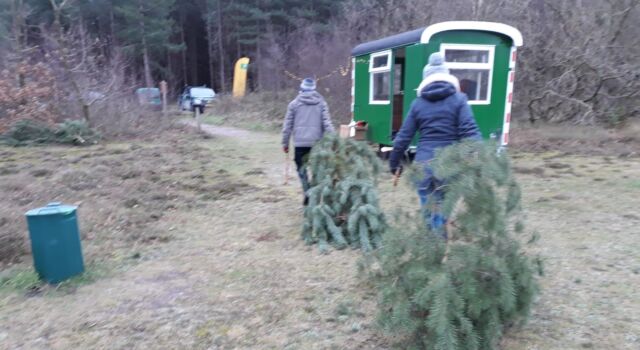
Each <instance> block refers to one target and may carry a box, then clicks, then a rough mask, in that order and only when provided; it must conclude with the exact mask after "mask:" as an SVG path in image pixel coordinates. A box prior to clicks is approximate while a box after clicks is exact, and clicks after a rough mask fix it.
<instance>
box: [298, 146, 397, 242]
mask: <svg viewBox="0 0 640 350" xmlns="http://www.w3.org/2000/svg"><path fill="white" fill-rule="evenodd" d="M309 168H310V170H311V173H312V179H311V182H310V185H311V188H310V190H309V193H308V195H309V205H308V206H307V207H306V208H305V212H304V222H303V228H302V238H303V240H304V241H305V243H307V244H314V243H318V245H319V247H320V251H322V252H326V251H327V250H328V248H329V245H333V246H334V247H335V248H337V249H343V248H346V247H347V246H350V247H352V248H354V249H357V248H360V249H362V250H363V251H372V250H374V249H375V248H377V247H379V246H380V241H381V239H382V232H383V230H384V229H385V227H386V222H385V218H384V215H383V213H382V211H381V209H380V206H379V202H378V191H377V189H376V176H377V175H378V174H379V173H380V170H381V164H380V160H379V159H378V158H377V156H376V154H375V152H373V151H372V150H371V149H370V146H369V145H367V144H366V143H364V142H357V141H353V140H351V139H343V138H340V137H338V136H337V135H327V136H326V137H325V138H324V139H322V140H321V141H320V142H318V143H317V144H316V145H315V146H314V147H313V149H312V151H311V154H310V156H309Z"/></svg>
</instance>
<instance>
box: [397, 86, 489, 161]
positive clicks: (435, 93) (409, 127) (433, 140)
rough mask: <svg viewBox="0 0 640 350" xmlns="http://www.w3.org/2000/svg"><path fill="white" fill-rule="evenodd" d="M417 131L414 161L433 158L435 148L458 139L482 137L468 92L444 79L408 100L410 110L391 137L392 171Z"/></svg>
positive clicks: (426, 87) (447, 144) (478, 138)
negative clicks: (458, 89) (393, 136)
mask: <svg viewBox="0 0 640 350" xmlns="http://www.w3.org/2000/svg"><path fill="white" fill-rule="evenodd" d="M416 132H418V133H419V138H418V149H417V153H416V157H415V160H416V161H422V162H425V161H429V160H431V159H433V157H434V154H435V150H436V149H438V148H441V147H446V146H449V145H451V144H452V143H455V142H457V141H460V140H463V139H466V138H471V139H477V140H480V139H481V135H480V131H479V130H478V125H477V124H476V121H475V119H474V118H473V113H472V112H471V107H469V104H468V103H467V96H466V95H465V94H464V93H461V92H457V91H456V88H455V87H454V86H453V85H452V84H450V83H447V82H442V81H436V82H433V83H431V84H429V85H427V86H425V87H424V88H423V89H422V91H421V92H420V97H419V98H417V99H416V100H415V101H413V103H412V104H411V109H410V110H409V114H408V115H407V118H406V119H405V121H404V123H403V124H402V128H400V131H399V132H398V134H397V135H396V138H395V139H394V141H393V152H392V153H391V159H390V161H389V165H390V167H391V170H392V172H393V171H395V169H397V168H398V166H400V161H401V159H402V156H403V154H404V153H405V152H406V150H407V148H408V147H409V145H410V144H411V141H412V140H413V136H414V135H415V134H416Z"/></svg>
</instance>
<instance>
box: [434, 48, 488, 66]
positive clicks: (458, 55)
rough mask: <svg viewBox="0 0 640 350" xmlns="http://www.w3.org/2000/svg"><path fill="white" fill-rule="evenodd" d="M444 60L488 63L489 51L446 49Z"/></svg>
mask: <svg viewBox="0 0 640 350" xmlns="http://www.w3.org/2000/svg"><path fill="white" fill-rule="evenodd" d="M444 60H445V61H446V62H465V63H489V51H487V50H452V49H446V50H445V52H444Z"/></svg>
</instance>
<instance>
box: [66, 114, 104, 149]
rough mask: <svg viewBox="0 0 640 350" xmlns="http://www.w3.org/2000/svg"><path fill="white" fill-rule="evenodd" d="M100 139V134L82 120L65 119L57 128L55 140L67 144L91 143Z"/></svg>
mask: <svg viewBox="0 0 640 350" xmlns="http://www.w3.org/2000/svg"><path fill="white" fill-rule="evenodd" d="M99 140H100V135H99V134H98V133H97V132H96V131H95V130H93V129H91V128H90V127H89V126H88V125H87V123H85V122H84V121H82V120H69V119H67V120H65V121H64V122H63V123H61V124H58V126H57V128H56V130H55V142H56V143H61V144H67V145H89V144H95V143H97V142H98V141H99Z"/></svg>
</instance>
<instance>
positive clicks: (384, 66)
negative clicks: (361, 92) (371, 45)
mask: <svg viewBox="0 0 640 350" xmlns="http://www.w3.org/2000/svg"><path fill="white" fill-rule="evenodd" d="M369 75H370V81H369V103H370V104H388V103H389V98H390V94H391V91H390V88H391V86H390V85H391V81H390V79H391V51H384V52H378V53H374V54H371V60H370V63H369Z"/></svg>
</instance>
